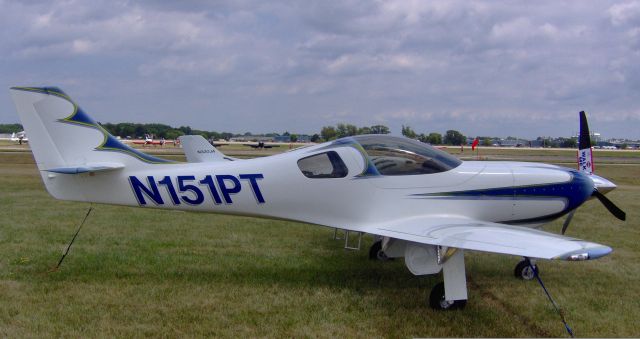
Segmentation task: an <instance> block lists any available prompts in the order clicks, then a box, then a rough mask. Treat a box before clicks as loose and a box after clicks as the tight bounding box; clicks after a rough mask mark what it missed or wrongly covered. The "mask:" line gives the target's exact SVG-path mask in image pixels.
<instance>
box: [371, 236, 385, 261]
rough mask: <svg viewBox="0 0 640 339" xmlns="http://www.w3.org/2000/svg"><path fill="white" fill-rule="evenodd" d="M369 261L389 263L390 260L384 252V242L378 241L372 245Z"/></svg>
mask: <svg viewBox="0 0 640 339" xmlns="http://www.w3.org/2000/svg"><path fill="white" fill-rule="evenodd" d="M369 259H371V260H379V261H387V260H389V259H390V258H389V257H387V255H386V254H385V253H384V251H383V250H382V240H378V241H376V242H374V243H373V245H371V248H369Z"/></svg>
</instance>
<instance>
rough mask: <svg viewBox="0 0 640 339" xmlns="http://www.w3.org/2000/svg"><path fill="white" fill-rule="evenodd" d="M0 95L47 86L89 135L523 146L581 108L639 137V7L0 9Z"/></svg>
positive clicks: (196, 4) (412, 4) (569, 120)
mask: <svg viewBox="0 0 640 339" xmlns="http://www.w3.org/2000/svg"><path fill="white" fill-rule="evenodd" d="M0 86H2V87H4V88H5V89H8V88H9V87H11V86H57V87H60V88H62V89H63V90H64V91H65V92H66V93H67V94H69V95H70V96H71V97H72V98H73V99H74V100H75V101H76V102H77V103H78V104H79V105H80V106H82V107H83V109H84V110H85V111H86V112H88V113H89V114H90V115H91V116H93V118H94V119H95V120H97V121H100V122H159V123H165V124H169V125H172V126H181V125H189V126H191V127H192V128H196V129H202V130H215V131H229V132H234V133H244V132H253V133H268V132H279V133H283V132H284V131H290V132H292V133H317V132H319V131H320V129H321V128H322V126H327V125H335V124H337V123H351V124H354V125H357V126H371V125H377V124H384V125H387V126H389V127H390V128H391V130H392V133H393V134H400V130H401V126H402V125H409V126H411V127H412V128H413V129H414V130H415V131H416V132H418V133H430V132H440V133H444V132H445V131H446V130H448V129H455V130H459V131H461V132H462V133H463V134H465V135H468V136H478V135H480V136H501V137H506V136H517V137H525V138H535V137H537V136H569V135H572V134H575V133H576V132H577V130H578V112H579V111H581V110H585V111H586V112H587V114H588V116H589V122H590V126H591V130H592V131H596V132H599V133H601V134H602V135H603V136H604V137H605V138H610V137H621V138H630V139H640V0H632V1H629V0H625V1H557V0H555V1H525V2H522V1H486V2H483V1H452V0H446V1H418V0H400V1H394V0H391V1H371V0H366V1H351V0H346V1H278V0H270V1H245V0H234V1H205V0H185V1H118V0H115V1H114V0H105V1H69V0H58V1H36V0H25V1H7V0H0ZM2 92H3V91H1V90H0V123H15V122H18V117H17V114H16V112H15V108H14V106H13V104H12V102H11V99H10V96H9V94H8V90H6V91H4V93H2Z"/></svg>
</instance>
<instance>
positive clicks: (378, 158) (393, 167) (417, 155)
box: [353, 135, 462, 175]
mask: <svg viewBox="0 0 640 339" xmlns="http://www.w3.org/2000/svg"><path fill="white" fill-rule="evenodd" d="M353 139H354V140H355V141H357V142H358V143H359V144H360V145H361V146H362V148H363V149H364V150H365V151H366V153H367V155H368V157H369V160H370V161H371V163H372V164H373V165H374V166H375V168H376V169H377V171H378V172H379V173H380V174H382V175H415V174H431V173H440V172H445V171H448V170H450V169H453V168H456V167H458V166H459V165H460V164H461V163H462V161H460V160H459V159H458V158H456V157H454V156H452V155H450V154H448V153H446V152H443V151H441V150H439V149H436V148H434V147H432V146H430V145H427V144H425V143H422V142H420V141H417V140H411V139H407V138H399V137H392V136H386V135H360V136H355V137H353Z"/></svg>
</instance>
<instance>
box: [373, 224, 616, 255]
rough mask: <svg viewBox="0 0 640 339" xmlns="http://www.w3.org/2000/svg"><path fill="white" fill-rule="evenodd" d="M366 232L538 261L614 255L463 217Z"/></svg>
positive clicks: (564, 239) (586, 244) (590, 246)
mask: <svg viewBox="0 0 640 339" xmlns="http://www.w3.org/2000/svg"><path fill="white" fill-rule="evenodd" d="M366 232H367V233H372V234H377V235H381V236H385V237H391V238H396V239H401V240H407V241H412V242H416V243H423V244H428V245H438V246H446V247H454V248H462V249H467V250H475V251H483V252H491V253H500V254H510V255H516V256H523V257H529V258H539V259H559V260H588V259H597V258H599V257H602V256H605V255H607V254H609V253H611V251H612V250H611V248H610V247H608V246H604V245H600V244H596V243H592V242H587V241H583V240H579V239H573V238H569V237H565V236H561V235H557V234H552V233H549V232H544V231H539V230H535V229H531V228H525V227H519V226H511V225H506V224H499V223H493V222H486V221H478V220H473V219H468V218H463V217H445V216H443V217H425V218H412V219H404V220H400V221H397V222H392V223H389V224H386V225H379V226H373V227H369V228H368V229H367V230H366Z"/></svg>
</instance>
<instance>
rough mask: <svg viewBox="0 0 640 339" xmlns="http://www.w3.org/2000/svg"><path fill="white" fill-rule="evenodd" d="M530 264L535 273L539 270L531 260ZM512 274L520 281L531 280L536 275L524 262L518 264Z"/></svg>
mask: <svg viewBox="0 0 640 339" xmlns="http://www.w3.org/2000/svg"><path fill="white" fill-rule="evenodd" d="M531 264H532V265H533V267H535V269H536V270H537V271H540V269H539V268H538V266H537V265H536V264H535V262H534V261H533V260H532V261H531ZM513 274H514V275H515V276H516V278H519V279H522V280H533V278H535V277H536V273H535V272H534V271H533V269H532V268H531V266H530V265H529V263H528V262H527V261H526V260H522V261H520V262H519V263H518V265H516V268H515V270H514V271H513Z"/></svg>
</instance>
